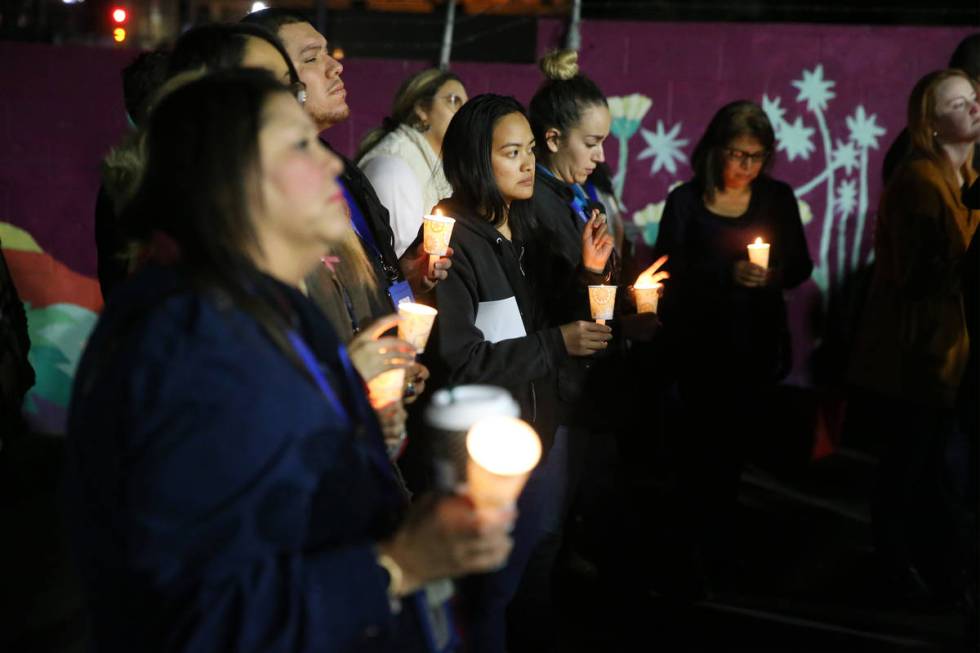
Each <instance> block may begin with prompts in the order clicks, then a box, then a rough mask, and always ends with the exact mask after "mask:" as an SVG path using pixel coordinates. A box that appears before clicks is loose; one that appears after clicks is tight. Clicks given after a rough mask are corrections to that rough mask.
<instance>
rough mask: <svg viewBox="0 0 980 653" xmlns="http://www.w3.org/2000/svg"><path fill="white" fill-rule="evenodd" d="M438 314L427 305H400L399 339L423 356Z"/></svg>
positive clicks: (403, 303)
mask: <svg viewBox="0 0 980 653" xmlns="http://www.w3.org/2000/svg"><path fill="white" fill-rule="evenodd" d="M438 312H439V311H437V310H436V309H434V308H432V307H431V306H426V305H425V304H415V303H413V302H401V303H400V304H398V337H399V338H401V339H402V340H404V341H406V342H408V343H409V344H411V345H412V346H413V347H415V351H416V352H418V353H420V354H421V353H422V352H424V351H425V343H426V342H428V341H429V334H430V333H431V332H432V324H433V322H435V319H436V314H437V313H438Z"/></svg>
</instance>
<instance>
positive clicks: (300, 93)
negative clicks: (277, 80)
mask: <svg viewBox="0 0 980 653" xmlns="http://www.w3.org/2000/svg"><path fill="white" fill-rule="evenodd" d="M289 92H290V93H292V94H293V97H294V98H296V101H297V102H299V104H300V106H303V105H305V104H306V84H304V83H303V82H293V83H292V84H290V85H289Z"/></svg>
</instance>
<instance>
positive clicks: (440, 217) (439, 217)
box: [422, 215, 456, 224]
mask: <svg viewBox="0 0 980 653" xmlns="http://www.w3.org/2000/svg"><path fill="white" fill-rule="evenodd" d="M422 219H423V220H428V221H430V222H445V223H447V224H448V223H452V222H456V218H450V217H449V216H448V215H427V216H425V217H424V218H422Z"/></svg>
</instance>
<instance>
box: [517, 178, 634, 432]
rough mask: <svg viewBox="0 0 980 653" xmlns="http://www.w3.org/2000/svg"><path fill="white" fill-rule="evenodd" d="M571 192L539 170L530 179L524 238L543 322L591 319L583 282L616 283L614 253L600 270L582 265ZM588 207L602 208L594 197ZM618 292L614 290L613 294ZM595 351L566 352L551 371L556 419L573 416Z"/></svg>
mask: <svg viewBox="0 0 980 653" xmlns="http://www.w3.org/2000/svg"><path fill="white" fill-rule="evenodd" d="M573 197H574V194H573V192H572V189H571V188H570V187H569V186H568V184H566V183H564V182H562V181H560V180H558V179H556V178H554V177H552V176H550V175H548V174H545V173H543V172H540V171H539V172H538V174H537V175H536V176H535V179H534V198H533V200H532V201H533V205H534V223H533V230H532V233H531V237H530V238H529V242H528V253H529V258H530V262H529V263H528V265H527V270H528V277H529V279H530V281H531V287H532V290H533V293H534V297H535V301H536V302H537V303H538V304H539V306H541V309H542V311H543V312H544V315H545V318H544V319H545V323H546V324H548V325H549V326H560V325H562V324H567V323H569V322H573V321H575V320H591V319H592V314H591V311H590V310H589V292H588V286H589V284H603V283H612V284H615V283H617V281H618V280H617V278H616V277H617V276H618V275H617V272H618V270H617V264H616V260H615V254H614V255H613V256H611V257H610V258H609V262H608V263H607V264H606V269H605V271H604V272H603V274H593V273H590V272H589V271H587V270H586V269H585V268H584V267H583V265H582V230H583V228H584V227H585V223H584V222H582V219H581V218H580V217H579V215H578V214H577V213H576V212H575V211H574V210H573V209H572V208H571V201H572V199H573ZM592 207H595V208H598V209H599V210H600V211H605V209H604V207H603V206H602V205H601V204H599V203H593V204H592V205H590V206H589V207H588V209H587V210H589V211H591V209H592ZM621 296H622V292H618V293H617V300H618V299H621ZM595 363H596V357H594V356H593V357H588V358H572V357H566V358H565V360H564V361H562V364H561V366H560V367H559V369H558V371H557V393H558V394H557V396H558V399H559V400H560V404H561V405H560V408H559V410H560V418H559V419H560V421H561V422H562V423H568V421H569V420H572V419H575V417H574V415H573V412H574V408H575V404H576V403H577V402H578V401H579V400H580V399H581V398H582V397H583V394H584V393H585V389H586V383H587V377H588V376H589V374H590V372H589V370H590V369H591V368H592V367H593V366H594V365H595Z"/></svg>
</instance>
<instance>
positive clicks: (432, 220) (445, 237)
mask: <svg viewBox="0 0 980 653" xmlns="http://www.w3.org/2000/svg"><path fill="white" fill-rule="evenodd" d="M455 224H456V220H454V219H453V218H447V217H446V216H444V215H427V216H425V217H424V218H422V244H423V246H424V247H425V252H426V253H427V254H428V255H429V276H430V277H431V276H432V272H433V266H435V264H436V261H438V260H439V258H440V257H443V256H445V255H446V252H447V251H448V250H449V238H450V236H452V235H453V225H455Z"/></svg>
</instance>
